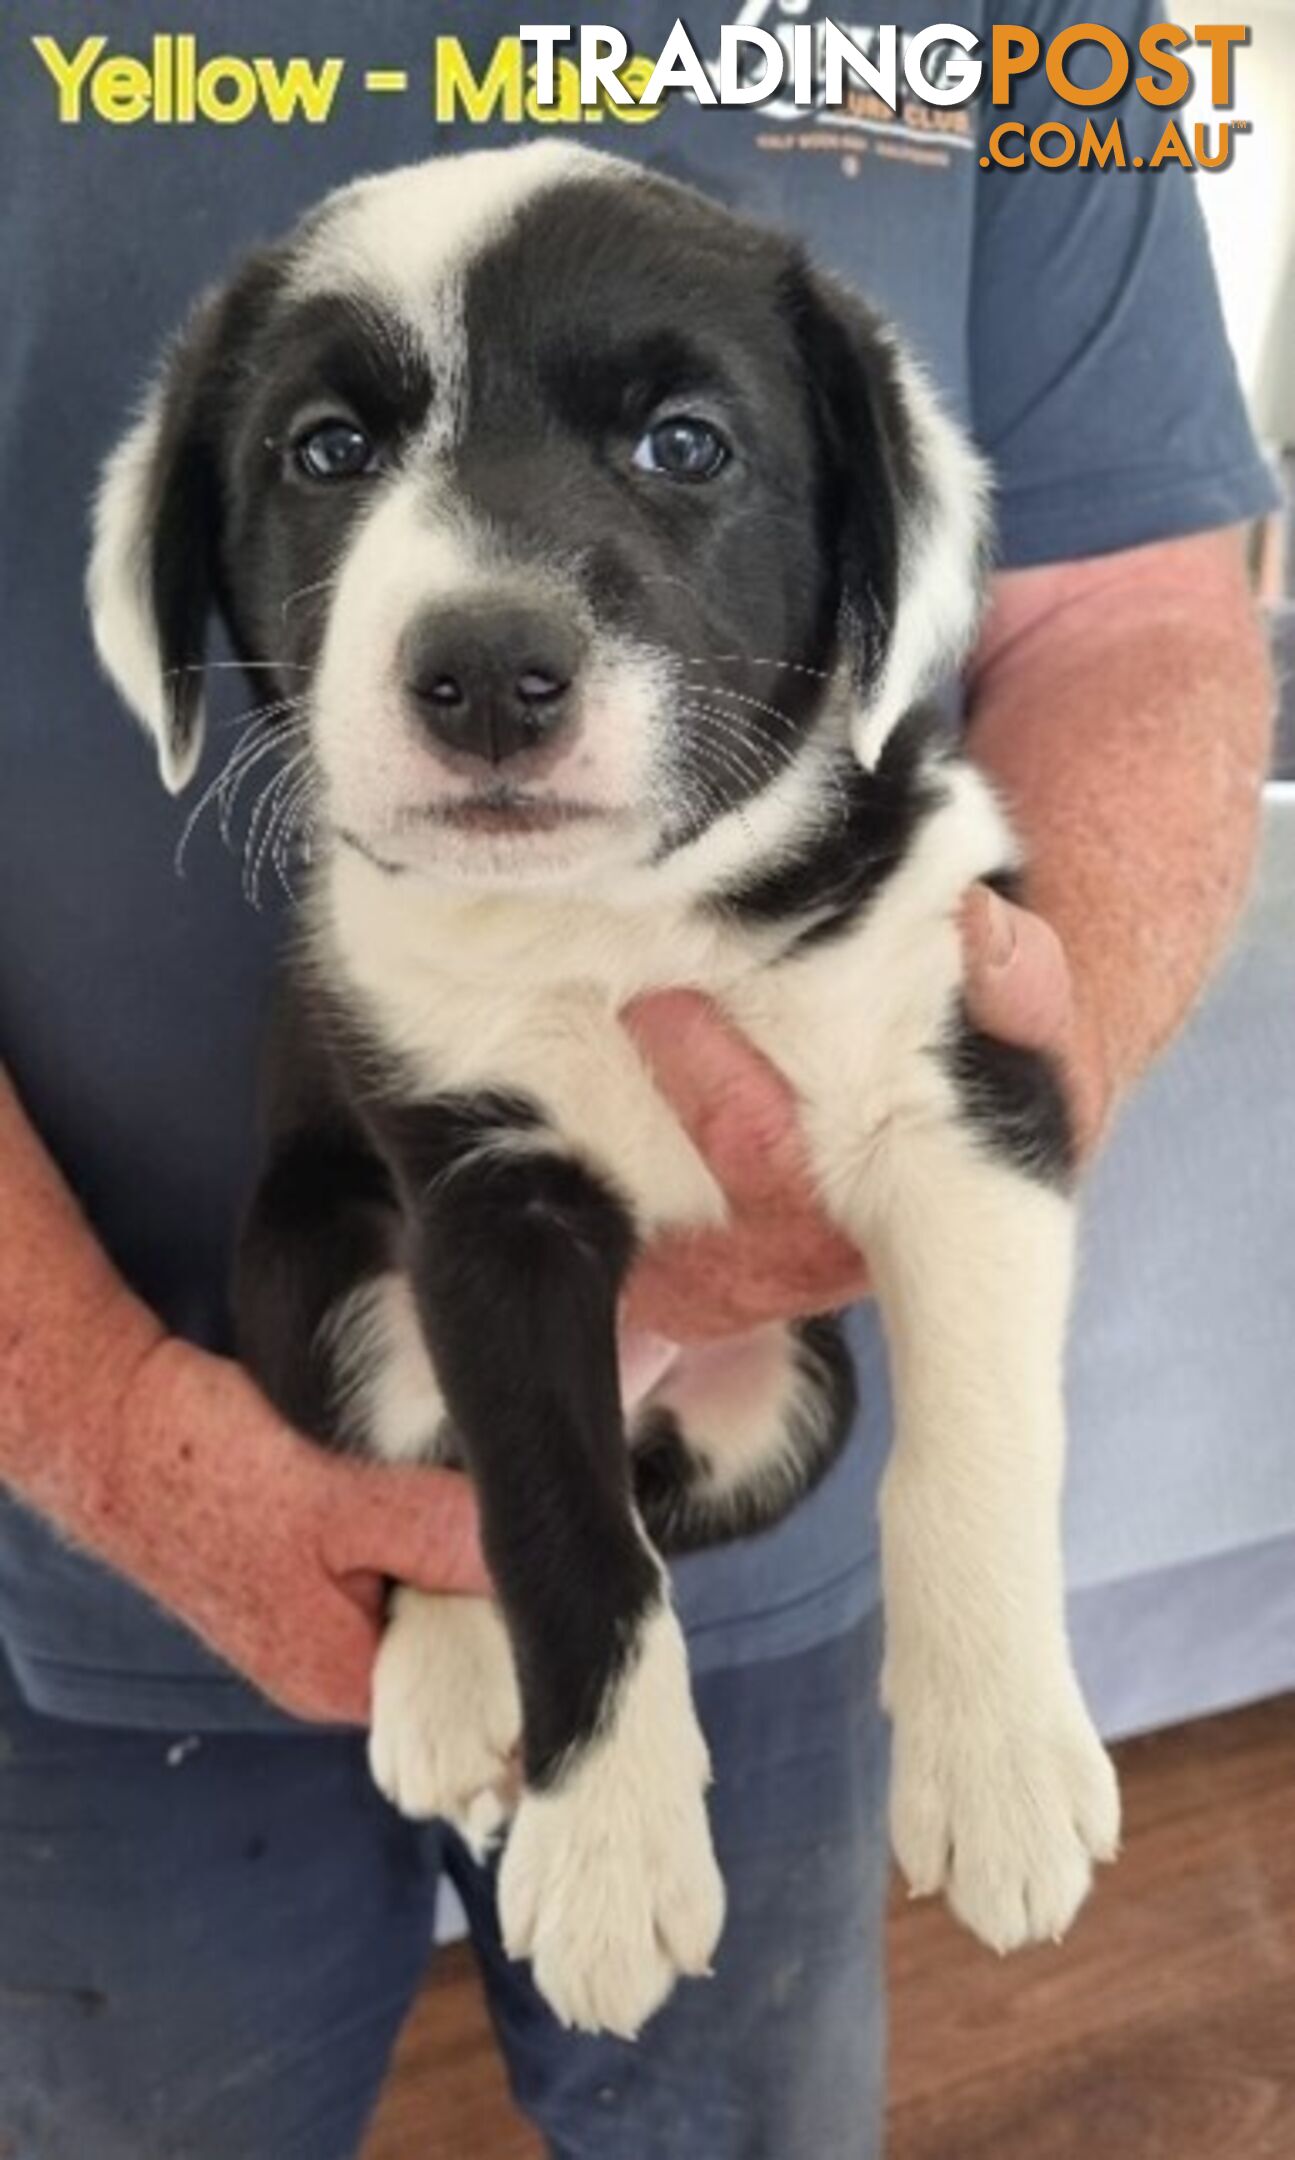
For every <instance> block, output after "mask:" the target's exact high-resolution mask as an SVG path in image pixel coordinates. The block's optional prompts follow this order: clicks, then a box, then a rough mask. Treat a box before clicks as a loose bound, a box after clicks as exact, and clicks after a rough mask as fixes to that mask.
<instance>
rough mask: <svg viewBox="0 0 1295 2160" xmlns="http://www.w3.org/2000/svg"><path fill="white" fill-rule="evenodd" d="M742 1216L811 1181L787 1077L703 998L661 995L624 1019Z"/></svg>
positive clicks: (642, 1001)
mask: <svg viewBox="0 0 1295 2160" xmlns="http://www.w3.org/2000/svg"><path fill="white" fill-rule="evenodd" d="M621 1018H622V1020H623V1022H624V1025H625V1027H626V1029H627V1031H628V1032H629V1034H630V1035H631V1036H632V1037H633V1039H634V1041H635V1042H636V1043H637V1045H638V1047H639V1049H640V1050H641V1052H642V1053H643V1056H644V1057H645V1058H646V1060H647V1062H648V1064H649V1066H650V1067H651V1070H652V1077H653V1079H654V1080H655V1081H656V1083H657V1086H658V1087H659V1088H660V1090H661V1092H662V1094H663V1095H665V1096H666V1097H667V1098H668V1100H669V1103H670V1106H671V1108H672V1110H673V1111H674V1113H675V1116H676V1117H677V1118H678V1120H679V1122H680V1124H681V1125H682V1126H683V1129H684V1131H685V1132H686V1133H687V1135H688V1137H689V1139H690V1140H691V1141H692V1143H693V1145H694V1146H695V1147H696V1149H697V1150H698V1153H699V1154H701V1155H703V1156H704V1157H705V1159H706V1162H707V1163H708V1164H709V1166H710V1168H711V1170H712V1171H713V1173H714V1175H715V1177H716V1178H717V1179H718V1180H719V1183H720V1184H721V1186H722V1187H723V1189H724V1191H725V1193H726V1194H727V1196H728V1198H729V1200H730V1201H731V1202H732V1205H733V1209H734V1212H735V1213H739V1214H740V1213H747V1212H755V1211H759V1210H762V1209H764V1208H767V1207H769V1206H770V1205H772V1204H775V1203H776V1202H777V1201H779V1200H780V1199H783V1200H785V1196H786V1189H787V1187H788V1185H789V1184H803V1183H804V1182H805V1181H806V1179H807V1176H808V1172H807V1168H806V1164H805V1159H804V1153H803V1150H802V1147H801V1143H800V1135H799V1132H798V1130H797V1126H796V1102H795V1097H794V1096H793V1094H792V1091H791V1089H790V1088H789V1086H788V1085H787V1082H786V1081H785V1080H784V1079H783V1077H782V1075H781V1073H779V1072H777V1071H776V1070H775V1068H774V1067H773V1066H772V1065H771V1064H770V1063H769V1060H768V1059H767V1058H765V1057H763V1056H762V1055H761V1054H760V1052H759V1051H758V1050H757V1049H756V1048H755V1047H754V1045H753V1044H751V1043H749V1042H748V1041H747V1040H746V1038H745V1036H743V1035H741V1034H740V1033H739V1032H738V1030H737V1029H736V1028H734V1027H730V1026H729V1024H728V1022H727V1021H726V1020H725V1019H723V1018H722V1016H721V1015H720V1014H719V1013H718V1012H717V1011H716V1009H715V1007H714V1006H713V1005H712V1004H711V1002H710V999H709V998H706V997H703V996H702V995H701V994H700V992H698V991H695V990H661V991H653V992H652V993H651V995H650V996H648V997H643V998H635V999H634V1001H633V1003H632V1004H630V1005H627V1006H626V1007H625V1010H624V1012H623V1013H622V1015H621Z"/></svg>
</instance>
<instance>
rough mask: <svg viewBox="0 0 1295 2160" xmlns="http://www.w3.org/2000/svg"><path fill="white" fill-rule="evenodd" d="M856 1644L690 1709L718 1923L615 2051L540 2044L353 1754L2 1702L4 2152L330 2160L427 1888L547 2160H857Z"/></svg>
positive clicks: (352, 1746)
mask: <svg viewBox="0 0 1295 2160" xmlns="http://www.w3.org/2000/svg"><path fill="white" fill-rule="evenodd" d="M879 1641H880V1625H879V1621H878V1618H877V1617H876V1616H875V1615H873V1616H870V1617H869V1619H868V1620H867V1621H865V1622H864V1623H863V1624H862V1625H861V1626H859V1627H857V1628H855V1629H854V1630H853V1631H851V1632H850V1633H849V1634H847V1635H845V1636H841V1637H838V1638H837V1639H836V1640H834V1641H832V1642H828V1643H824V1644H822V1645H820V1646H819V1647H817V1648H815V1649H813V1650H810V1651H806V1652H804V1653H802V1654H801V1655H799V1656H797V1657H793V1658H774V1659H766V1660H763V1661H762V1662H760V1663H758V1664H754V1665H746V1666H739V1667H733V1668H731V1669H729V1670H727V1671H717V1672H713V1673H710V1674H708V1675H706V1676H705V1677H703V1678H702V1679H701V1681H700V1682H699V1683H698V1689H697V1694H698V1703H699V1708H700V1711H701V1715H702V1719H703V1722H704V1724H705V1727H706V1730H707V1734H708V1738H709V1740H710V1745H711V1749H712V1752H713V1757H714V1764H715V1787H714V1793H713V1819H714V1824H715V1832H716V1840H717V1844H718V1848H719V1854H720V1859H721V1864H722V1866H723V1868H724V1871H725V1875H726V1878H727V1882H728V1890H729V1919H728V1924H727V1927H726V1930H725V1934H724V1938H723V1941H722V1943H721V1946H720V1950H719V1953H718V1956H717V1960H716V1970H715V1974H714V1977H713V1978H712V1979H710V1980H707V1981H692V1982H689V1983H687V1984H685V1985H684V1986H683V1987H681V1988H680V1990H679V1991H678V1993H677V1994H676V1996H675V1997H674V1998H673V2000H672V2001H671V2003H670V2004H669V2005H668V2006H667V2007H666V2009H665V2010H664V2011H663V2012H662V2013H661V2014H660V2016H659V2017H658V2018H656V2019H655V2020H654V2021H653V2022H652V2023H651V2024H650V2025H649V2026H648V2028H647V2030H646V2032H645V2034H644V2036H643V2038H642V2039H641V2040H640V2041H639V2042H638V2043H637V2045H635V2046H628V2045H624V2044H622V2043H620V2042H616V2041H607V2040H593V2039H588V2038H583V2037H580V2036H578V2035H573V2034H570V2033H567V2032H564V2031H563V2030H562V2029H561V2028H560V2027H559V2026H558V2025H557V2023H556V2022H555V2020H554V2019H553V2018H552V2016H551V2015H550V2014H549V2012H548V2011H547V2010H546V2008H545V2006H544V2004H543V2003H542V2002H541V2001H540V1999H539V1997H538V1996H537V1995H536V1993H535V1991H534V1989H533V1988H532V1987H531V1985H530V1981H529V1976H528V1972H527V1969H526V1968H525V1967H521V1966H514V1965H512V1964H510V1963H509V1961H508V1960H507V1959H506V1958H505V1956H504V1955H503V1952H502V1950H501V1948H500V1945H499V1940H498V1934H497V1929H496V1923H495V1908H494V1896H493V1881H492V1875H491V1872H490V1870H488V1869H481V1868H479V1867H477V1866H476V1865H475V1864H474V1863H473V1862H472V1861H471V1860H470V1858H469V1857H468V1855H467V1854H466V1853H465V1851H464V1850H463V1848H462V1846H461V1845H460V1844H459V1843H458V1842H457V1840H455V1839H453V1838H451V1837H449V1836H447V1835H444V1834H442V1833H441V1832H440V1831H439V1830H437V1829H435V1828H428V1829H425V1830H421V1829H417V1828H414V1827H413V1826H411V1825H408V1824H405V1823H404V1822H402V1821H401V1820H400V1818H399V1817H397V1816H396V1815H395V1814H394V1813H393V1812H392V1811H391V1810H390V1809H389V1808H387V1807H386V1805H385V1803H384V1802H383V1801H381V1800H380V1799H379V1797H378V1795H377V1793H376V1792H375V1790H374V1789H373V1787H372V1786H371V1784H370V1782H369V1779H368V1775H367V1771H366V1768H365V1764H364V1755H363V1745H362V1742H361V1741H360V1739H359V1738H358V1737H355V1738H339V1737H335V1736H328V1735H325V1736H318V1737H312V1736H310V1735H307V1734H305V1733H302V1734H300V1735H298V1736H291V1735H284V1736H283V1737H277V1736H272V1735H255V1734H245V1733H216V1734H208V1735H205V1736H203V1737H201V1738H194V1737H192V1736H188V1735H186V1734H184V1733H183V1732H176V1733H159V1732H156V1731H148V1732H141V1731H134V1730H127V1729H122V1728H120V1727H116V1728H99V1727H94V1726H86V1725H78V1724H72V1723H67V1722H64V1721H61V1720H56V1719H50V1718H44V1717H41V1716H39V1715H37V1714H35V1713H33V1712H32V1711H31V1710H30V1708H29V1707H28V1706H27V1705H26V1704H25V1702H24V1701H23V1700H22V1698H21V1696H20V1695H19V1694H18V1693H17V1691H16V1689H15V1688H14V1687H13V1685H12V1683H11V1681H10V1680H9V1679H8V1677H7V1676H5V1677H4V1678H3V1680H0V2153H3V2154H4V2155H5V2156H6V2160H351V2156H352V2155H354V2153H355V2152H356V2149H357V2146H358V2144H359V2141H360V2138H361V2136H362V2132H363V2126H364V2123H365V2121H366V2119H367V2116H368V2114H369V2111H370V2109H371V2107H372V2104H373V2101H374V2097H375V2094H376V2092H377V2090H378V2087H379V2084H380V2082H381V2078H382V2074H383V2071H384V2068H385V2066H386V2062H387V2058H388V2055H389V2052H390V2048H391V2045H392V2042H393V2040H394V2038H395V2035H396V2032H397V2030H398V2028H399V2025H400V2022H401V2020H402V2018H403V2016H404V2014H405V2012H406V2010H407V2009H408V2007H409V2004H410V2002H411V2000H412V1998H413V1995H414V1993H415V1991H416V1989H417V1987H418V1984H419V1981H420V1979H421V1977H422V1975H423V1973H424V1972H425V1970H426V1967H427V1963H428V1959H429V1955H430V1948H431V1939H432V1929H433V1925H434V1919H435V1906H436V1897H437V1890H438V1885H439V1884H440V1883H441V1881H442V1880H444V1879H446V1878H448V1879H449V1880H451V1881H452V1882H453V1884H454V1886H455V1888H456V1889H457V1891H458V1893H459V1896H460V1899H461V1900H462V1903H463V1906H464V1909H465V1911H466V1913H467V1915H468V1919H469V1923H470V1926H471V1930H472V1934H473V1937H474V1940H475V1944H476V1948H477V1952H478V1955H479V1957H480V1960H481V1964H482V1969H483V1972H484V1976H485V1980H486V1985H487V1988H488V1991H489V1994H490V2000H491V2007H492V2011H493V2014H494V2017H495V2021H496V2025H497V2028H498V2032H499V2037H500V2041H501V2043H502V2045H503V2047H504V2050H505V2053H506V2055H507V2058H508V2063H509V2068H510V2071H511V2075H512V2078H513V2082H514V2087H515V2090H516V2092H517V2095H518V2098H519V2101H520V2103H521V2105H522V2106H523V2108H524V2109H525V2110H526V2112H527V2113H528V2114H529V2115H530V2116H531V2118H532V2120H533V2121H534V2122H535V2123H536V2124H537V2126H538V2127H539V2129H540V2130H541V2132H542V2133H543V2135H544V2136H545V2137H546V2139H547V2140H548V2141H549V2148H550V2151H551V2153H552V2154H553V2155H554V2156H555V2160H586V2156H590V2160H591V2156H593V2155H595V2154H597V2155H598V2160H802V2156H808V2155H812V2156H813V2160H877V2155H878V2154H879V2153H880V2149H881V2147H880V2138H881V2129H880V2120H881V2107H882V2041H883V2032H882V2017H883V2011H882V2003H883V1993H882V1967H881V1949H882V1910H883V1897H884V1889H885V1877H886V1864H885V1854H886V1843H885V1832H884V1792H885V1779H886V1744H885V1726H884V1722H883V1720H882V1717H881V1714H880V1712H879V1710H878V1708H877V1699H876V1681H877V1664H878V1649H879ZM410 2160H416V2155H414V2154H412V2153H411V2155H410ZM465 2160H468V2156H466V2155H465Z"/></svg>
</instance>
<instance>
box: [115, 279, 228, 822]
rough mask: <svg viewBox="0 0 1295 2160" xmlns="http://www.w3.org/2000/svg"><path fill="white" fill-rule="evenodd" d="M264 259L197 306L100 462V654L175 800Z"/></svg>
mask: <svg viewBox="0 0 1295 2160" xmlns="http://www.w3.org/2000/svg"><path fill="white" fill-rule="evenodd" d="M265 283H266V280H265V273H264V267H263V266H262V265H261V264H259V263H258V264H256V265H253V266H250V267H249V270H248V271H246V272H245V273H243V275H242V276H241V277H240V278H239V279H238V280H236V282H235V283H234V284H233V285H232V286H230V287H228V288H226V289H225V290H222V291H221V292H218V293H215V294H212V295H209V296H208V297H207V298H206V299H204V300H202V301H201V302H200V303H199V304H198V306H197V308H196V309H195V311H194V313H193V315H192V316H191V317H190V319H189V321H188V323H187V324H186V326H185V328H184V329H183V330H182V331H181V333H180V335H179V336H178V337H177V338H176V339H175V341H174V343H173V344H172V346H171V347H170V349H169V351H168V353H167V355H166V358H165V360H164V363H163V366H162V371H161V374H160V376H159V377H158V379H157V381H156V382H155V384H154V386H153V388H152V390H151V391H150V392H149V395H148V397H147V399H146V401H145V404H144V407H143V410H142V412H141V414H140V417H139V418H138V420H137V421H136V422H135V425H134V426H133V427H132V428H131V429H130V430H129V432H128V433H127V434H126V435H125V436H124V437H123V439H122V441H121V442H120V443H118V445H117V447H116V449H115V450H114V451H113V452H112V453H111V455H110V456H109V458H108V460H107V462H106V464H105V465H104V469H103V475H102V479H101V481H100V485H99V491H98V495H97V497H96V499H95V505H94V519H93V545H92V548H91V554H90V566H89V572H88V576H87V580H86V592H87V598H88V601H89V606H90V620H91V627H92V629H93V631H94V640H95V645H96V647H97V649H98V653H99V658H100V660H101V661H102V663H103V665H104V667H105V668H106V670H107V672H108V674H109V675H110V676H111V677H112V679H113V681H114V683H115V684H116V685H117V688H118V690H119V691H120V692H121V694H122V696H123V698H124V699H125V700H126V703H127V704H128V705H129V706H130V708H131V710H132V711H133V712H134V714H135V716H136V718H137V719H139V720H140V721H142V723H143V725H144V726H145V728H146V729H147V730H148V732H149V734H150V735H151V736H152V737H153V740H154V742H155V744H156V746H157V757H158V765H159V768H160V770H161V775H162V779H163V781H164V783H165V785H166V786H167V787H168V788H169V789H170V791H171V793H172V794H178V793H179V792H180V790H181V789H182V788H183V787H184V786H185V784H186V783H187V782H188V781H189V780H190V779H191V778H192V776H193V773H194V771H195V769H196V767H197V764H198V760H199V757H200V756H201V754H202V739H203V722H204V712H203V708H204V697H203V682H204V677H203V660H204V656H205V654H206V649H207V630H208V623H209V619H210V616H211V611H212V608H213V606H214V605H215V601H216V595H217V585H218V574H217V566H218V560H219V546H220V527H221V517H222V484H221V441H222V429H223V419H224V411H223V409H224V404H225V399H224V395H223V392H224V389H225V386H226V385H227V383H228V382H229V380H230V379H231V376H232V374H233V373H234V372H235V371H236V370H237V367H238V365H239V361H240V358H241V354H242V350H243V348H244V346H245V343H246V339H247V337H248V335H249V334H250V329H251V326H252V323H253V321H254V319H256V317H257V316H258V315H259V307H258V304H257V303H258V296H261V297H263V294H264V289H265Z"/></svg>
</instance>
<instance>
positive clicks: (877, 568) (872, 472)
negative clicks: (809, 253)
mask: <svg viewBox="0 0 1295 2160" xmlns="http://www.w3.org/2000/svg"><path fill="white" fill-rule="evenodd" d="M791 293H792V306H793V311H794V316H795V320H796V325H797V332H798V336H799V338H800V342H801V349H802V351H803V353H804V356H805V365H806V371H807V375H808V379H809V383H810V388H811V392H812V395H813V398H814V403H815V409H816V413H817V417H818V425H819V429H820V435H821V440H822V447H823V457H824V475H825V507H826V522H827V525H828V530H829V536H830V544H831V545H832V546H834V547H835V549H836V556H837V565H838V571H839V576H840V584H841V617H842V620H841V631H842V638H843V642H844V643H845V646H846V649H847V651H848V653H849V656H850V661H851V666H852V669H853V673H854V679H855V688H856V706H855V715H854V723H853V735H854V746H855V749H856V751H857V753H858V755H859V757H860V759H861V760H862V762H863V763H864V764H865V765H869V766H871V765H875V763H876V761H877V759H878V757H879V756H880V754H881V751H882V749H883V747H884V745H885V742H886V738H887V736H888V735H889V734H890V731H891V729H892V728H893V727H894V725H895V723H896V721H897V720H899V719H901V718H902V717H903V715H904V714H905V713H906V712H908V711H909V710H910V709H911V707H912V706H913V705H915V704H917V703H918V702H919V700H920V699H921V698H923V697H924V696H926V695H927V694H928V693H929V692H930V691H931V690H932V689H933V688H934V687H935V685H936V683H937V682H938V681H939V680H940V678H941V677H942V676H944V675H946V674H947V673H948V672H949V670H950V669H951V668H953V667H955V666H956V664H957V662H958V661H959V660H960V659H961V658H962V656H963V654H964V653H965V651H966V649H967V646H968V644H969V642H970V640H971V636H972V632H973V631H974V629H975V626H976V623H977V620H978V618H979V614H980V603H981V595H982V590H983V583H984V570H985V560H986V552H987V531H988V494H989V490H988V479H987V475H986V471H985V468H984V466H983V464H982V463H981V461H980V459H979V457H978V456H977V455H976V453H975V451H974V450H973V449H972V446H971V443H970V442H969V440H968V439H967V437H966V435H965V434H964V433H963V431H962V429H961V428H960V427H958V426H957V425H956V423H955V422H954V421H953V420H952V419H951V418H950V417H949V415H948V413H946V412H945V410H944V408H943V406H942V405H941V404H940V402H939V399H938V398H937V397H936V394H935V392H934V391H933V389H932V388H931V385H930V384H929V382H928V381H927V379H926V377H925V375H924V374H923V373H922V371H921V369H920V368H919V367H918V366H917V364H916V362H915V361H914V360H913V359H912V358H911V356H910V355H909V354H908V353H907V352H905V350H904V348H903V346H902V345H901V344H900V342H899V339H898V338H897V336H896V334H895V332H894V331H893V330H892V329H891V328H890V327H889V325H888V324H886V323H884V322H882V321H881V320H880V318H879V317H877V316H875V315H874V314H872V312H871V311H870V310H869V309H868V308H867V307H866V306H865V305H864V304H863V302H862V301H861V300H859V299H858V298H857V297H856V296H855V295H854V294H853V293H850V292H848V291H847V290H846V289H845V288H844V287H841V286H838V285H836V284H835V283H834V281H833V280H831V279H830V278H826V277H824V276H823V275H822V274H821V273H819V272H817V271H809V270H806V269H805V268H804V267H803V266H798V267H797V268H796V269H795V270H794V271H793V274H792V280H791Z"/></svg>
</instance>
